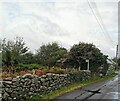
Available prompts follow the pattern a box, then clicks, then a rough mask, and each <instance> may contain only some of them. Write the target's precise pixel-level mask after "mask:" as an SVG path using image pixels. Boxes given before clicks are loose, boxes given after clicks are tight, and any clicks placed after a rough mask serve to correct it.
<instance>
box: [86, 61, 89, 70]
mask: <svg viewBox="0 0 120 101" xmlns="http://www.w3.org/2000/svg"><path fill="white" fill-rule="evenodd" d="M86 62H87V70H89V60H86Z"/></svg>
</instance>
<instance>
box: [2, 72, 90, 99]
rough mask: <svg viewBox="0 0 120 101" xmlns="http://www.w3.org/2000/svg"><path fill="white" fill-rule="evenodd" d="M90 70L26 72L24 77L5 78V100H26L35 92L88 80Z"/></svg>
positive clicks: (3, 95) (43, 91) (43, 92)
mask: <svg viewBox="0 0 120 101" xmlns="http://www.w3.org/2000/svg"><path fill="white" fill-rule="evenodd" d="M89 78H90V72H89V71H79V72H74V73H70V74H51V73H48V74H46V75H43V76H41V77H39V76H37V75H32V74H26V75H24V76H22V77H16V78H11V77H9V78H5V79H3V87H2V99H3V101H25V100H26V99H27V98H29V97H31V96H33V95H35V94H41V95H42V94H45V93H48V92H51V91H53V90H56V89H58V88H60V87H63V86H67V85H69V84H71V83H74V82H80V81H84V80H88V79H89Z"/></svg>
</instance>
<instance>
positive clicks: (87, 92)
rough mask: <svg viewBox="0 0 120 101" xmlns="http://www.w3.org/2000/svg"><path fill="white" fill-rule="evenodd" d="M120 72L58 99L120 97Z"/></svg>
mask: <svg viewBox="0 0 120 101" xmlns="http://www.w3.org/2000/svg"><path fill="white" fill-rule="evenodd" d="M119 77H120V72H119V73H118V75H117V76H115V77H114V78H112V79H109V80H105V81H100V82H97V83H93V84H90V85H88V86H85V87H82V88H79V89H77V90H74V91H71V92H69V93H66V94H64V95H62V96H59V97H57V98H56V99H55V100H58V99H85V100H87V99H109V100H110V99H117V100H118V99H120V92H119V91H120V80H119Z"/></svg>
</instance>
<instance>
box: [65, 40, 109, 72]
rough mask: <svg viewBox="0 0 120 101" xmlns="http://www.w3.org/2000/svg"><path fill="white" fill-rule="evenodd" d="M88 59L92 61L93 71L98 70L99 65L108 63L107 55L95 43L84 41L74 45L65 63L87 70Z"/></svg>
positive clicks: (91, 68)
mask: <svg viewBox="0 0 120 101" xmlns="http://www.w3.org/2000/svg"><path fill="white" fill-rule="evenodd" d="M87 59H88V60H89V62H90V70H91V71H97V70H98V67H100V66H101V65H103V64H104V65H105V64H106V63H107V56H105V55H103V53H102V52H101V51H100V50H99V49H98V48H96V46H95V45H93V44H88V43H82V42H81V43H79V44H75V45H73V47H72V48H71V49H70V52H69V53H68V56H67V58H66V61H65V62H64V63H65V64H69V65H72V66H71V67H81V68H82V69H83V70H86V66H87V64H86V60H87Z"/></svg>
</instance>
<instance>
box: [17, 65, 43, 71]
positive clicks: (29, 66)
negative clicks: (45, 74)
mask: <svg viewBox="0 0 120 101" xmlns="http://www.w3.org/2000/svg"><path fill="white" fill-rule="evenodd" d="M19 68H20V69H21V70H25V69H28V70H33V69H39V68H42V67H41V66H40V65H38V64H19Z"/></svg>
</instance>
